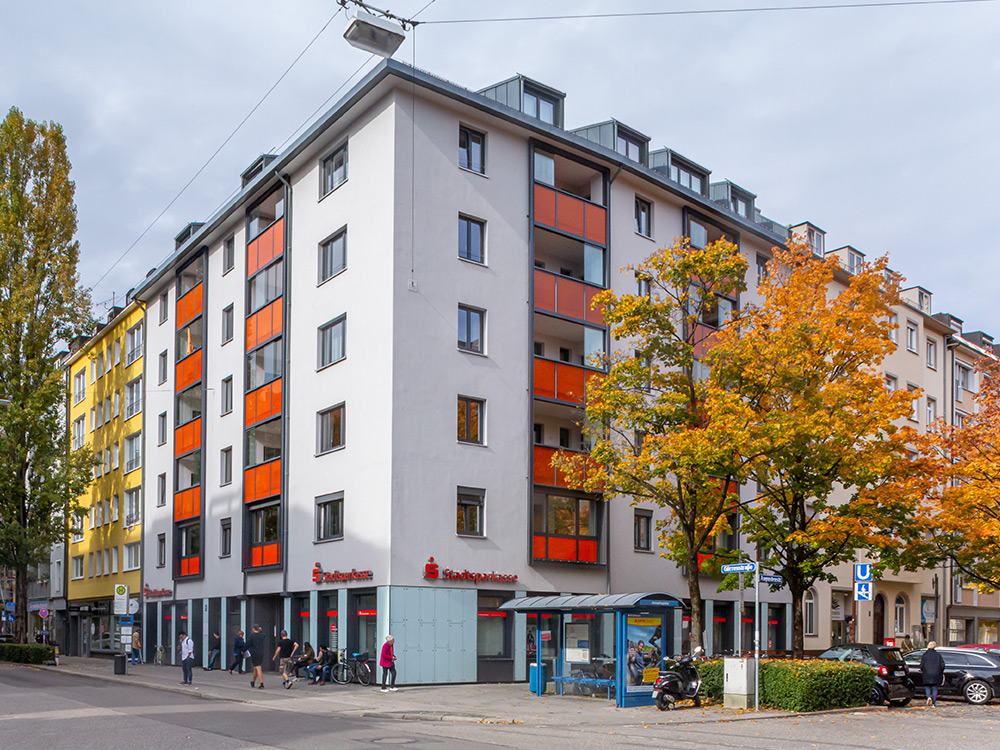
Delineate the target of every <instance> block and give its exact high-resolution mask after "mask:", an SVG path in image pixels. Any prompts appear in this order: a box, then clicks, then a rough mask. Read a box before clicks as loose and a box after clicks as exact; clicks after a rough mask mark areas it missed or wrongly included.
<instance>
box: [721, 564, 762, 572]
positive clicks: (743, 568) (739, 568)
mask: <svg viewBox="0 0 1000 750" xmlns="http://www.w3.org/2000/svg"><path fill="white" fill-rule="evenodd" d="M720 570H722V572H723V573H753V572H754V571H755V570H757V563H755V562H745V563H730V564H729V565H723V566H722V568H720Z"/></svg>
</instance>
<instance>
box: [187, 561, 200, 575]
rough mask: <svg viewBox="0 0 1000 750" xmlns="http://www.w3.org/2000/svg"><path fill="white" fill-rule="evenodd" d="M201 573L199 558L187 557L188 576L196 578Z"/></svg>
mask: <svg viewBox="0 0 1000 750" xmlns="http://www.w3.org/2000/svg"><path fill="white" fill-rule="evenodd" d="M199 573H201V558H200V557H189V558H188V575H192V576H196V575H198V574H199Z"/></svg>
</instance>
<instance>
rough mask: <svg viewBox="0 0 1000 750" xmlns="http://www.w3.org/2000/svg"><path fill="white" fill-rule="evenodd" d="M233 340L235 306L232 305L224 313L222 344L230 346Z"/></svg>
mask: <svg viewBox="0 0 1000 750" xmlns="http://www.w3.org/2000/svg"><path fill="white" fill-rule="evenodd" d="M232 340H233V306H232V305H230V306H229V307H227V308H226V309H225V310H223V311H222V343H223V344H228V343H229V342H230V341H232Z"/></svg>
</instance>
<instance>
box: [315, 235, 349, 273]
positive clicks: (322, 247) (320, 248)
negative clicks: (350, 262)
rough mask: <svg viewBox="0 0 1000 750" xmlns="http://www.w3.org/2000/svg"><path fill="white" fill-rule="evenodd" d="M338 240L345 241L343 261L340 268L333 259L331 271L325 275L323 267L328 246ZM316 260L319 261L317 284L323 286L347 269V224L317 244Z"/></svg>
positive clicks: (317, 265)
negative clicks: (336, 266)
mask: <svg viewBox="0 0 1000 750" xmlns="http://www.w3.org/2000/svg"><path fill="white" fill-rule="evenodd" d="M338 240H341V241H342V242H343V247H344V249H343V252H342V256H343V262H342V263H341V265H340V268H334V265H333V263H332V261H331V263H330V264H329V265H330V269H331V270H330V273H329V275H327V276H324V275H323V267H324V263H325V260H326V257H327V256H326V253H327V248H329V247H331V246H332V245H333V243H335V242H337V241H338ZM316 261H317V263H316V279H317V281H316V286H322V285H323V284H325V283H326V282H328V281H329V280H330V279H333V278H336V277H337V276H339V275H340V274H342V273H343V272H344V271H346V270H347V226H346V225H345V226H342V227H341V228H340V229H338V230H337V231H336V232H334V233H333V234H331V235H330V236H328V237H327V238H326V239H324V240H322V241H321V242H320V243H319V244H318V245H317V249H316Z"/></svg>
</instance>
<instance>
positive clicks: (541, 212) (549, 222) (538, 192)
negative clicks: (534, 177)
mask: <svg viewBox="0 0 1000 750" xmlns="http://www.w3.org/2000/svg"><path fill="white" fill-rule="evenodd" d="M535 221H536V222H538V223H539V224H544V225H545V226H548V227H554V226H555V225H556V191H555V190H553V189H552V188H548V187H545V186H544V185H535Z"/></svg>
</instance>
